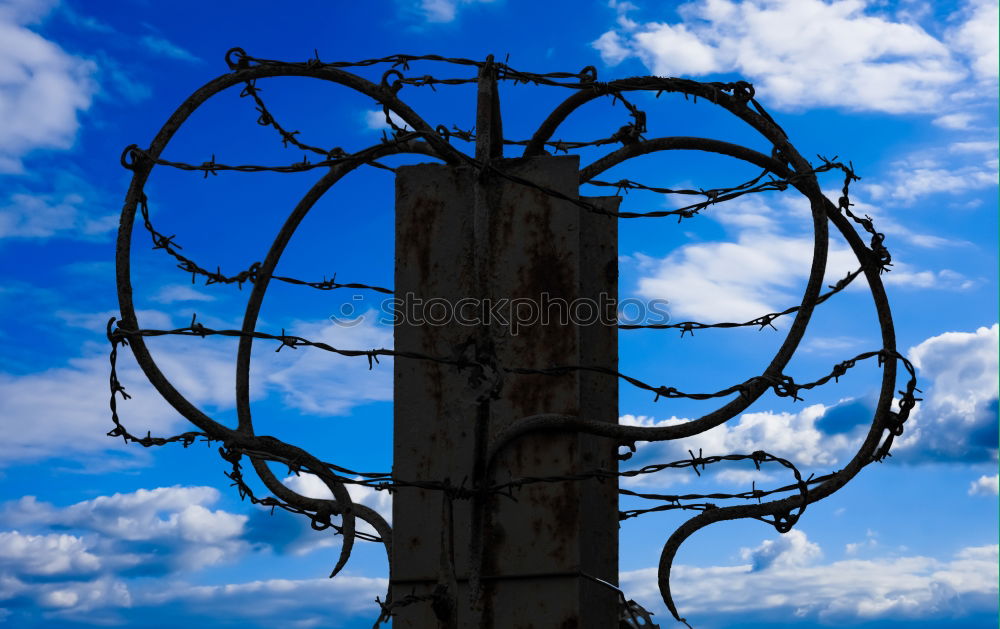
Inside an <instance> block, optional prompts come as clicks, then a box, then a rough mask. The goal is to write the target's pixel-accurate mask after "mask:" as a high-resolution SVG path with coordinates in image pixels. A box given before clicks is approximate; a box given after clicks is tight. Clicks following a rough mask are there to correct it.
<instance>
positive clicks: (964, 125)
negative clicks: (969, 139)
mask: <svg viewBox="0 0 1000 629" xmlns="http://www.w3.org/2000/svg"><path fill="white" fill-rule="evenodd" d="M973 120H975V116H973V115H972V114H970V113H958V114H946V115H944V116H938V117H937V118H935V119H934V120H933V121H932V122H933V123H934V124H936V125H937V126H939V127H943V128H945V129H968V128H969V126H970V125H971V124H972V121H973Z"/></svg>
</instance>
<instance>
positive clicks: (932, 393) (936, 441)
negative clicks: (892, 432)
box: [893, 324, 1000, 462]
mask: <svg viewBox="0 0 1000 629" xmlns="http://www.w3.org/2000/svg"><path fill="white" fill-rule="evenodd" d="M997 332H998V326H997V324H994V325H993V326H992V327H990V328H985V327H983V328H979V329H977V330H976V331H975V332H971V333H967V332H945V333H944V334H939V335H937V336H933V337H931V338H929V339H927V340H926V341H924V342H922V343H920V344H919V345H917V346H916V347H912V348H910V351H909V352H908V357H909V358H910V360H911V361H913V364H914V365H915V366H916V367H917V369H919V372H918V376H919V377H920V379H921V382H922V383H923V385H922V386H921V388H922V389H923V390H924V395H923V398H924V399H923V401H922V402H919V403H918V406H917V407H916V408H915V409H914V412H913V414H912V415H911V417H910V420H909V421H908V422H907V425H906V432H904V433H903V435H902V436H901V437H900V438H899V439H898V440H897V442H896V445H895V446H894V448H893V454H894V456H899V457H905V458H910V459H914V460H927V459H929V460H957V461H968V462H974V461H987V460H994V459H995V458H996V453H997V380H998V374H1000V368H998V362H1000V361H998V356H997V343H998V334H997Z"/></svg>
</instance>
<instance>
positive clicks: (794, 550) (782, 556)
mask: <svg viewBox="0 0 1000 629" xmlns="http://www.w3.org/2000/svg"><path fill="white" fill-rule="evenodd" d="M822 556H823V551H821V550H820V548H819V544H815V543H813V542H810V541H809V540H808V539H807V538H806V534H805V533H803V532H802V531H800V530H798V529H792V530H791V531H789V532H788V533H786V534H784V535H782V536H781V537H778V538H777V539H768V540H764V541H763V542H761V544H760V546H758V547H757V548H744V549H742V550H741V551H740V558H741V559H743V560H745V561H746V560H749V561H750V565H751V570H752V571H753V572H759V571H761V570H766V569H768V568H771V567H774V568H796V567H800V566H805V565H808V564H810V563H813V562H814V561H815V560H817V559H819V558H820V557H822Z"/></svg>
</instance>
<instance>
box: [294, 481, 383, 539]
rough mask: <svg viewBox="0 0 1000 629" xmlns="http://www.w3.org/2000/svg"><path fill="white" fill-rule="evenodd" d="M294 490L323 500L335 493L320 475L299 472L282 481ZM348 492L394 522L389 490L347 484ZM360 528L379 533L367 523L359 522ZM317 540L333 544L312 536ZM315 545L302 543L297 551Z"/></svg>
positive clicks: (357, 500)
mask: <svg viewBox="0 0 1000 629" xmlns="http://www.w3.org/2000/svg"><path fill="white" fill-rule="evenodd" d="M354 480H361V477H360V476H358V477H355V479H354ZM282 482H284V483H285V485H287V486H288V487H289V488H290V489H292V490H293V491H296V492H298V493H299V494H302V495H303V496H306V497H307V498H319V499H321V500H331V499H332V498H333V493H332V492H331V491H330V489H329V488H328V487H327V486H326V484H324V483H323V481H321V480H320V479H319V477H317V476H315V475H314V474H298V475H293V476H289V477H288V478H285V479H284V481H282ZM347 493H349V494H350V495H351V500H352V501H354V502H355V503H357V504H362V505H365V506H366V507H370V508H372V509H374V510H375V511H376V512H378V514H379V515H381V516H382V517H383V518H385V521H386V522H388V523H389V524H392V495H391V494H390V493H389V492H388V491H378V490H375V489H372V488H371V487H364V486H362V485H352V484H348V485H347ZM358 530H359V531H363V532H366V533H371V534H375V535H377V534H378V533H377V532H376V531H375V530H374V529H373V528H372V527H371V526H370V525H368V524H367V523H365V522H359V523H358ZM311 537H312V538H313V539H314V540H315V541H314V542H313V543H318V544H320V545H324V546H328V545H330V544H331V542H330V541H329V540H322V539H318V538H317V537H316V536H311ZM312 548H313V546H311V545H306V544H303V545H300V546H299V547H298V548H297V549H296V551H295V552H297V553H298V554H301V553H305V552H309V551H311V550H312Z"/></svg>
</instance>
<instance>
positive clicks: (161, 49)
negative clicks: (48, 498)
mask: <svg viewBox="0 0 1000 629" xmlns="http://www.w3.org/2000/svg"><path fill="white" fill-rule="evenodd" d="M139 41H141V42H142V45H143V46H145V47H146V48H147V49H149V50H150V52H153V53H156V54H158V55H162V56H164V57H169V58H171V59H177V60H179V61H201V59H199V58H198V57H196V56H195V55H193V54H191V53H190V52H188V51H187V50H185V49H183V48H181V47H180V46H178V45H177V44H175V43H173V42H171V41H170V40H168V39H165V38H163V37H159V36H156V35H144V36H143V37H142V38H141V39H140V40H139Z"/></svg>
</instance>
